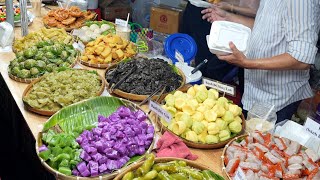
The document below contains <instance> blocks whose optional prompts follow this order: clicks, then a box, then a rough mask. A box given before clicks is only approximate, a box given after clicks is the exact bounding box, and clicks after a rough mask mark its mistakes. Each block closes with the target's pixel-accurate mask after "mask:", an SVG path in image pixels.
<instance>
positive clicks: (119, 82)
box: [109, 66, 137, 93]
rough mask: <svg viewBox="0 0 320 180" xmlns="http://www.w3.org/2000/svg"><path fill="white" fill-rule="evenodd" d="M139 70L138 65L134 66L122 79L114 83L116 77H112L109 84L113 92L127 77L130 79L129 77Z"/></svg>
mask: <svg viewBox="0 0 320 180" xmlns="http://www.w3.org/2000/svg"><path fill="white" fill-rule="evenodd" d="M136 70H137V66H134V67H133V68H132V69H131V70H130V71H129V72H128V73H127V74H126V75H125V76H124V77H123V78H122V79H121V80H120V81H118V82H117V83H116V84H113V81H114V78H115V77H112V79H111V80H110V84H109V89H110V92H111V93H112V92H113V91H114V90H115V89H117V88H118V87H119V86H120V85H121V84H122V83H123V82H124V81H125V80H126V79H128V77H129V76H130V75H131V74H132V73H134V72H135V71H136Z"/></svg>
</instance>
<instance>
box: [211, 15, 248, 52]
mask: <svg viewBox="0 0 320 180" xmlns="http://www.w3.org/2000/svg"><path fill="white" fill-rule="evenodd" d="M250 35H251V29H250V28H248V27H246V26H244V25H242V24H238V23H234V22H228V21H215V22H213V23H212V25H211V30H210V35H209V37H208V39H207V43H208V47H209V49H210V52H214V53H215V54H220V55H222V54H226V53H232V51H231V50H230V47H229V43H230V42H231V41H232V42H233V43H234V44H235V45H236V46H237V48H238V49H239V51H241V52H243V53H245V52H246V51H247V46H248V41H249V37H250Z"/></svg>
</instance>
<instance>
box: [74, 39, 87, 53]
mask: <svg viewBox="0 0 320 180" xmlns="http://www.w3.org/2000/svg"><path fill="white" fill-rule="evenodd" d="M72 46H73V48H74V49H77V50H79V51H80V52H81V53H83V52H84V49H85V45H84V44H83V43H82V42H81V41H79V42H78V43H76V42H74V43H73V44H72Z"/></svg>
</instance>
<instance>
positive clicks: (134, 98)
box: [104, 65, 186, 101]
mask: <svg viewBox="0 0 320 180" xmlns="http://www.w3.org/2000/svg"><path fill="white" fill-rule="evenodd" d="M115 67H116V65H113V66H110V67H108V68H107V70H106V72H105V73H104V75H105V79H106V74H107V73H108V71H110V70H111V69H114V68H115ZM178 71H179V75H180V76H181V77H182V82H181V85H180V87H179V88H178V89H177V90H183V89H185V88H184V86H185V82H186V76H185V75H184V73H183V72H182V71H181V70H180V69H179V68H178ZM106 85H107V90H108V92H109V93H110V94H115V95H117V96H119V97H122V98H125V99H129V100H132V101H143V100H145V99H146V98H147V97H148V96H149V95H138V94H132V93H127V92H124V91H122V90H119V89H115V90H114V91H113V92H110V89H109V88H108V87H109V83H108V82H107V81H106ZM168 94H169V93H165V94H163V95H162V97H165V96H166V95H168ZM157 98H158V96H157V95H155V96H153V98H152V99H157Z"/></svg>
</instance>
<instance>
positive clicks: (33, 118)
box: [0, 8, 222, 174]
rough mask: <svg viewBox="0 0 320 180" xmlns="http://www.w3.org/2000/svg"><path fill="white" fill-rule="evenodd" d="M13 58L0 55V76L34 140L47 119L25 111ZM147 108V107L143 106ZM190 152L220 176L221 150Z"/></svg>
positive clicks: (38, 24) (22, 87) (40, 25)
mask: <svg viewBox="0 0 320 180" xmlns="http://www.w3.org/2000/svg"><path fill="white" fill-rule="evenodd" d="M47 12H48V11H47V10H46V9H44V8H43V9H42V14H46V13H47ZM41 28H43V22H42V19H41V18H35V19H34V22H33V23H32V25H30V26H29V32H34V31H37V30H39V29H41ZM15 37H16V39H19V38H21V30H20V28H15ZM14 58H15V55H14V53H1V54H0V59H1V61H0V67H1V75H2V77H3V79H4V80H5V82H6V84H7V86H8V88H9V90H10V92H11V95H12V96H13V98H14V100H15V101H16V103H17V106H18V107H19V110H20V111H21V113H22V115H23V117H24V119H25V121H26V123H27V125H28V127H29V128H30V130H31V132H32V134H33V136H34V138H35V139H36V138H37V136H38V133H39V132H40V131H41V130H42V127H43V124H44V123H45V122H46V120H47V119H48V117H44V116H41V115H37V114H35V113H32V112H30V111H27V110H26V109H25V107H24V104H23V101H22V95H23V92H24V91H25V89H26V88H27V86H28V84H25V83H20V82H17V81H14V80H13V79H11V78H10V77H9V74H8V66H9V64H10V61H12V60H13V59H14ZM77 67H79V68H83V69H88V70H96V71H97V72H98V73H99V74H100V75H101V76H102V77H104V76H105V74H104V73H105V71H104V70H99V69H95V68H90V67H88V66H84V65H81V64H77ZM145 107H147V106H145ZM191 152H192V153H193V154H195V155H198V157H199V158H198V159H197V160H196V161H195V162H198V163H201V164H203V165H206V166H207V167H209V168H210V169H211V170H213V171H214V172H216V173H218V174H222V168H221V166H220V164H221V158H220V157H221V155H222V149H217V150H201V149H192V148H191Z"/></svg>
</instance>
